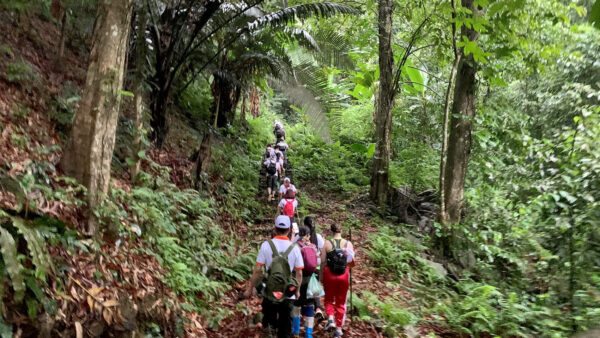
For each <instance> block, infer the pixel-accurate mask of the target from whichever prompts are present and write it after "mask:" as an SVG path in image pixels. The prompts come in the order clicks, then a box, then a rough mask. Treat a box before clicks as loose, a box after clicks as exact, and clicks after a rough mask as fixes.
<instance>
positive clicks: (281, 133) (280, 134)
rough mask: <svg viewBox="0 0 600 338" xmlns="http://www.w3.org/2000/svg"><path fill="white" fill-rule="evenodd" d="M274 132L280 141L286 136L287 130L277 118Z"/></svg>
mask: <svg viewBox="0 0 600 338" xmlns="http://www.w3.org/2000/svg"><path fill="white" fill-rule="evenodd" d="M273 134H275V139H276V140H277V141H278V142H279V140H281V139H283V138H285V130H284V129H283V124H281V122H279V121H277V120H275V127H274V129H273Z"/></svg>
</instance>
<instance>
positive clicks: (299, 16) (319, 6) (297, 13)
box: [244, 2, 358, 31]
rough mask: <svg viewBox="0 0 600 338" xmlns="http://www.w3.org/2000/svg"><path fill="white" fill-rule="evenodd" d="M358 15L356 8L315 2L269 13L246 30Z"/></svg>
mask: <svg viewBox="0 0 600 338" xmlns="http://www.w3.org/2000/svg"><path fill="white" fill-rule="evenodd" d="M357 13H358V11H357V10H356V9H355V8H353V7H350V6H346V5H342V4H338V3H335V2H315V3H310V4H302V5H296V6H292V7H287V8H284V9H281V10H279V11H276V12H273V13H269V14H267V15H265V16H262V17H260V18H258V19H256V20H254V21H252V22H250V23H248V24H247V25H246V27H245V28H244V29H246V30H248V31H252V30H255V29H257V28H260V27H264V26H281V25H285V24H288V23H291V22H294V21H296V20H304V19H307V18H310V17H315V16H316V17H322V18H325V17H329V16H333V15H336V14H357Z"/></svg>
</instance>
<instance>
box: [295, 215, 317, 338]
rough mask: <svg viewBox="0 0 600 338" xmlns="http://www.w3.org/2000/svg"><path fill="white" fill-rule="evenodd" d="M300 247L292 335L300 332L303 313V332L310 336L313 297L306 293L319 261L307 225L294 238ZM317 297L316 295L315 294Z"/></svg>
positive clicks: (310, 337)
mask: <svg viewBox="0 0 600 338" xmlns="http://www.w3.org/2000/svg"><path fill="white" fill-rule="evenodd" d="M295 242H296V243H297V244H298V246H299V247H300V253H301V254H302V260H303V261H304V269H303V270H302V283H301V284H300V297H299V298H298V299H297V300H296V301H295V302H294V308H293V310H292V335H293V336H294V337H298V336H299V334H300V319H301V317H300V315H304V334H305V337H306V338H312V332H313V327H314V325H315V318H314V314H315V297H314V295H312V294H310V295H309V294H307V291H308V285H309V282H310V279H311V277H312V276H313V274H314V273H315V272H316V271H317V267H318V263H319V258H318V257H319V249H318V248H317V246H316V245H315V244H313V243H312V242H311V233H310V229H309V228H308V227H307V226H304V225H303V226H302V227H300V232H299V233H298V236H296V238H295ZM317 297H318V296H317Z"/></svg>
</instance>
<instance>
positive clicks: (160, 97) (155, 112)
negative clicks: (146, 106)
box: [150, 79, 171, 148]
mask: <svg viewBox="0 0 600 338" xmlns="http://www.w3.org/2000/svg"><path fill="white" fill-rule="evenodd" d="M158 86H159V88H156V89H154V90H152V103H151V104H150V111H151V115H152V119H151V120H150V127H151V128H152V132H151V133H150V139H151V140H152V141H153V142H154V143H155V144H156V147H157V148H162V146H163V144H164V143H165V140H166V139H167V134H168V133H169V125H168V121H167V103H168V100H169V95H170V94H171V86H170V85H168V84H167V79H163V80H162V81H161V80H160V79H159V81H158Z"/></svg>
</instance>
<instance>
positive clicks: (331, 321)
mask: <svg viewBox="0 0 600 338" xmlns="http://www.w3.org/2000/svg"><path fill="white" fill-rule="evenodd" d="M274 133H275V136H276V137H277V141H278V142H277V144H278V145H280V143H285V142H284V139H285V131H284V130H283V126H282V125H281V124H280V123H279V122H277V121H276V123H275V130H274ZM280 141H281V142H280ZM276 149H277V150H279V151H280V152H281V147H277V148H276ZM287 149H289V147H288V146H287V144H286V145H285V148H284V150H283V152H285V150H287ZM277 150H273V151H272V152H274V153H275V152H276V151H277ZM267 152H268V153H269V158H268V159H267V160H266V161H265V162H264V165H265V166H267V168H268V167H269V166H270V165H271V163H272V162H275V174H270V171H269V170H267V185H268V186H267V192H268V194H269V197H268V200H269V201H271V200H272V199H273V198H274V197H275V191H277V188H276V187H275V185H271V184H273V182H272V180H271V179H269V176H274V175H279V176H278V177H282V171H283V170H285V162H284V161H283V159H284V158H285V154H281V155H280V157H277V155H273V156H271V150H270V146H268V147H267ZM267 152H265V153H267ZM265 157H266V155H265ZM273 157H274V159H273ZM273 160H274V161H273ZM280 161H281V163H280ZM277 163H280V165H277ZM278 191H279V195H280V196H279V197H280V198H281V201H280V202H279V204H278V206H277V213H278V216H277V217H276V219H275V228H274V236H273V238H271V239H269V240H267V241H265V242H263V243H262V244H261V246H260V249H259V252H258V257H257V258H256V266H255V267H254V270H253V273H252V278H251V280H250V283H249V285H248V287H247V289H246V290H245V292H244V293H243V297H245V298H249V297H251V296H252V295H253V294H254V292H255V291H256V293H257V294H258V296H259V297H262V314H263V318H262V327H263V333H264V336H266V337H273V336H277V337H279V338H283V337H291V336H294V337H299V336H300V331H301V319H302V317H304V336H305V337H312V334H313V329H314V327H315V325H318V324H319V322H321V321H322V320H325V319H327V322H326V324H325V326H324V328H325V330H326V331H328V332H331V333H332V334H333V336H334V337H341V336H342V334H343V332H342V327H343V325H344V321H345V316H346V299H347V294H348V289H349V286H350V278H349V274H350V271H349V270H350V268H352V267H353V266H354V263H355V262H354V257H355V252H354V247H353V245H352V243H351V242H350V241H348V240H346V239H344V238H342V227H341V225H339V224H333V225H332V226H331V228H330V231H331V238H330V239H328V240H327V241H326V240H325V239H324V238H323V236H322V235H321V234H319V233H317V231H316V224H315V222H314V218H313V217H310V216H307V217H305V218H304V220H303V222H302V226H301V227H298V226H297V223H296V210H297V207H298V201H297V200H296V198H295V197H296V193H297V190H296V187H295V186H294V185H293V184H291V180H290V179H289V178H287V177H286V178H284V179H283V184H281V186H280V187H279V190H278ZM263 270H264V272H263ZM321 297H323V298H324V308H325V312H326V316H327V318H325V315H323V312H322V310H321Z"/></svg>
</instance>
